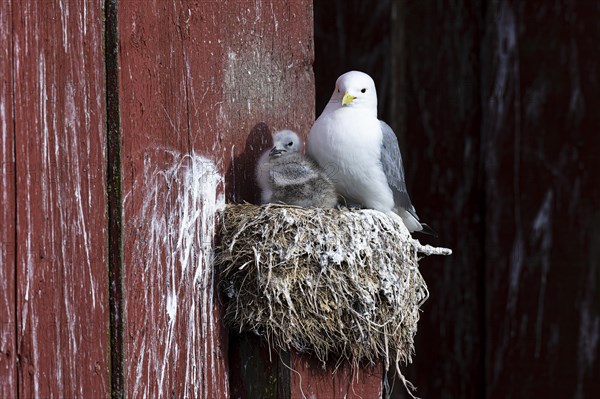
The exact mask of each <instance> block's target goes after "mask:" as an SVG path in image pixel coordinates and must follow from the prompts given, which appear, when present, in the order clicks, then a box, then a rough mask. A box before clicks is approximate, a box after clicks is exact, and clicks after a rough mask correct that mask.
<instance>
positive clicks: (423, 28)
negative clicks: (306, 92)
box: [390, 0, 485, 398]
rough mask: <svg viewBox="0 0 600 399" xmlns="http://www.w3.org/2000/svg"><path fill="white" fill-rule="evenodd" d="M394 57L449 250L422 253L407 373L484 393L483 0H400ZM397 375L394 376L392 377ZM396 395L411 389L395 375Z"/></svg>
mask: <svg viewBox="0 0 600 399" xmlns="http://www.w3.org/2000/svg"><path fill="white" fill-rule="evenodd" d="M394 7H395V10H394V12H393V13H392V15H393V16H394V18H395V23H393V24H392V26H393V27H394V31H393V34H394V37H393V40H392V42H393V46H394V47H393V48H394V49H395V51H394V54H393V57H392V60H391V62H393V63H394V68H395V69H394V71H393V74H392V81H393V82H394V90H392V93H396V94H397V95H396V96H394V98H393V99H392V100H391V101H390V103H391V104H392V106H393V107H394V109H393V110H391V111H390V115H391V117H392V119H391V121H390V123H391V125H392V126H393V127H394V128H395V129H396V132H397V133H398V134H399V140H400V145H401V149H402V155H403V160H404V167H405V171H406V177H407V186H408V190H409V192H410V195H411V199H412V201H413V204H414V205H415V207H416V209H417V212H418V214H419V216H420V217H421V219H422V220H423V221H425V222H427V223H428V224H429V225H430V226H432V227H433V228H434V229H436V230H437V232H438V234H439V238H437V239H434V238H431V237H429V236H424V235H419V237H418V238H419V240H421V241H422V242H424V243H430V244H432V245H438V246H439V245H442V246H444V247H448V248H452V250H453V254H452V256H448V257H443V258H440V257H429V258H426V259H423V260H421V261H420V262H419V264H420V270H421V273H422V274H423V277H424V278H425V281H426V282H427V285H428V288H429V292H430V296H429V299H428V300H427V302H425V304H424V305H423V307H422V309H423V313H422V315H421V319H420V321H419V331H418V333H417V335H416V340H415V356H414V359H413V360H414V363H413V364H412V365H409V366H408V367H406V368H405V369H404V370H405V373H406V376H407V378H408V379H409V380H410V381H411V382H413V383H414V384H415V385H416V386H417V388H418V390H417V396H419V397H423V398H481V397H484V396H483V395H484V389H485V384H484V375H485V374H484V370H485V369H484V357H483V356H484V343H485V327H484V324H483V322H484V308H485V304H484V296H483V295H484V294H483V293H484V284H485V282H484V280H483V276H484V265H483V250H484V248H483V242H484V237H483V234H482V229H483V224H482V223H483V217H482V214H481V212H482V209H481V198H482V190H483V181H482V172H481V170H480V165H481V159H480V143H481V141H480V129H481V105H480V85H479V80H480V64H479V47H480V33H481V25H482V21H481V13H482V9H481V5H480V2H478V1H457V2H442V3H433V2H413V1H405V0H401V1H396V2H395V4H394ZM390 378H391V377H390ZM394 397H408V395H407V394H406V393H405V391H404V387H403V386H402V385H401V384H396V389H395V393H394Z"/></svg>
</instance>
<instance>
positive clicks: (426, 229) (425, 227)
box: [419, 223, 438, 238]
mask: <svg viewBox="0 0 600 399" xmlns="http://www.w3.org/2000/svg"><path fill="white" fill-rule="evenodd" d="M421 226H422V227H423V230H420V231H419V233H423V234H429V235H430V236H434V237H435V238H438V233H437V231H435V230H434V229H432V228H431V227H429V225H428V224H426V223H421Z"/></svg>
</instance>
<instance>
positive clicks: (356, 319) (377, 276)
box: [216, 204, 450, 370]
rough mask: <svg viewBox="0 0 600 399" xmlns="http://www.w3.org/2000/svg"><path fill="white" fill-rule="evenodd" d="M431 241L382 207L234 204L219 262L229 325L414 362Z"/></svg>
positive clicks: (289, 344)
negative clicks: (423, 267) (423, 265)
mask: <svg viewBox="0 0 600 399" xmlns="http://www.w3.org/2000/svg"><path fill="white" fill-rule="evenodd" d="M419 253H424V254H443V255H445V254H449V253H450V250H447V249H445V248H433V247H430V246H422V245H421V244H419V242H418V241H416V240H414V239H412V238H411V236H410V234H409V233H408V231H407V230H406V227H404V224H403V223H402V221H401V219H400V218H399V217H397V216H396V215H386V214H383V213H381V212H378V211H373V210H347V209H344V210H340V209H317V208H298V207H290V206H279V205H273V204H271V205H267V206H255V205H247V204H245V205H228V206H227V207H226V208H225V210H224V211H223V223H222V233H221V244H220V248H219V250H218V252H217V257H216V263H217V266H218V267H219V270H220V271H221V272H220V273H221V275H220V277H221V286H222V289H223V290H224V292H225V294H226V295H227V296H228V297H229V298H230V300H229V301H228V303H227V308H226V315H225V320H226V322H227V323H228V324H229V326H230V327H232V328H234V329H236V330H238V331H240V332H243V331H252V332H254V333H256V334H258V335H260V336H264V337H265V338H266V340H267V341H268V343H269V347H270V348H273V349H275V350H290V349H294V350H297V351H299V352H310V353H313V354H314V355H316V356H317V358H318V359H319V360H321V361H322V362H323V363H325V362H327V361H328V360H331V359H332V358H333V357H335V358H336V360H337V361H343V360H347V361H350V362H351V363H352V364H353V365H357V364H358V363H359V362H360V363H362V362H368V363H371V364H374V363H376V362H379V361H383V362H384V365H385V367H386V370H387V369H388V368H389V366H390V364H395V365H396V367H397V366H398V363H399V361H404V362H405V363H407V362H410V361H411V356H412V354H413V352H414V337H415V334H416V332H417V322H418V320H419V311H420V310H419V308H420V306H421V305H422V304H423V302H425V300H426V299H427V297H428V295H429V293H428V291H427V285H426V284H425V281H424V280H423V277H422V276H421V273H420V272H419V269H418V263H417V261H418V260H419Z"/></svg>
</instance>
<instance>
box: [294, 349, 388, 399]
mask: <svg viewBox="0 0 600 399" xmlns="http://www.w3.org/2000/svg"><path fill="white" fill-rule="evenodd" d="M290 359H291V360H290V365H289V366H290V367H291V369H292V370H290V377H291V381H290V393H291V395H290V399H302V398H322V399H336V398H381V397H382V390H383V367H382V365H381V364H378V365H375V366H372V367H367V366H362V367H360V368H359V369H358V370H356V369H352V367H351V366H350V364H348V363H344V364H342V365H340V367H339V368H338V369H337V370H336V367H335V364H328V365H327V367H326V368H323V366H322V365H321V363H320V362H319V361H317V359H316V358H314V357H312V356H304V355H299V354H296V353H291V354H290Z"/></svg>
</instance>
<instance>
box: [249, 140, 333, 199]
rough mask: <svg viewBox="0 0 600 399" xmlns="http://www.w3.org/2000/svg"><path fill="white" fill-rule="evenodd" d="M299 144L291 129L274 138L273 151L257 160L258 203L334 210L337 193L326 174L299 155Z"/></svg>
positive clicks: (300, 146)
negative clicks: (259, 193)
mask: <svg viewBox="0 0 600 399" xmlns="http://www.w3.org/2000/svg"><path fill="white" fill-rule="evenodd" d="M301 151H302V141H301V140H300V138H299V137H298V135H297V134H296V133H294V132H293V131H291V130H282V131H280V132H277V133H275V135H274V136H273V148H272V149H271V150H270V151H266V152H265V153H264V154H263V155H262V156H261V157H260V159H259V162H258V164H257V169H256V180H257V182H258V185H259V187H260V189H261V203H263V204H266V203H283V204H287V205H297V206H302V207H314V208H333V207H334V206H335V205H336V204H337V194H336V192H335V188H334V186H333V183H332V182H331V180H329V178H328V177H327V175H326V174H325V172H324V171H323V170H321V168H319V166H318V165H317V164H316V163H315V162H314V161H313V160H311V159H310V158H308V157H306V156H304V155H302V154H301Z"/></svg>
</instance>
